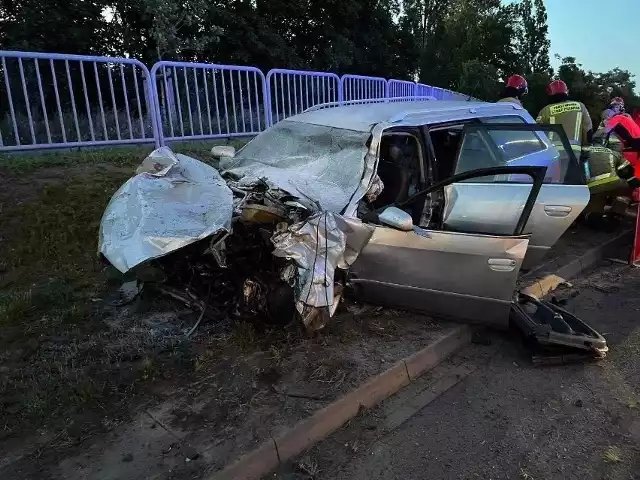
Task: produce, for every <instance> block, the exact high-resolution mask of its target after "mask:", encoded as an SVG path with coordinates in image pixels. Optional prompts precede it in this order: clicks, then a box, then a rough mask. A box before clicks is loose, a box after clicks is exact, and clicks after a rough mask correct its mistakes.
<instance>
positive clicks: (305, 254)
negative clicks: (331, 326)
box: [271, 212, 374, 313]
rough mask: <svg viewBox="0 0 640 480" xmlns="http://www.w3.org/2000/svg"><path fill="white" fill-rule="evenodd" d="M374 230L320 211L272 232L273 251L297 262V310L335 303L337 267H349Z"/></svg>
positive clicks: (349, 219)
mask: <svg viewBox="0 0 640 480" xmlns="http://www.w3.org/2000/svg"><path fill="white" fill-rule="evenodd" d="M373 231H374V228H373V227H372V226H370V225H366V224H364V223H362V222H361V221H360V220H358V219H356V218H345V217H342V216H340V215H337V214H334V213H330V212H320V213H317V214H315V215H313V216H311V217H309V218H308V219H307V220H306V221H304V222H299V223H296V224H293V225H291V226H290V227H289V228H288V229H287V230H285V231H283V232H279V233H276V234H274V236H273V237H272V239H271V241H272V243H273V245H274V246H275V250H274V252H273V255H275V256H276V257H283V258H287V259H290V260H293V261H295V262H296V265H297V266H298V286H299V289H298V292H296V297H297V300H298V301H297V309H298V312H300V313H303V311H304V309H305V306H311V307H333V306H334V302H335V300H336V297H335V295H334V293H335V292H334V280H335V270H336V268H342V269H346V268H348V267H349V266H350V265H351V264H352V263H353V262H354V261H355V260H356V258H357V257H358V254H359V253H360V251H361V250H362V249H363V248H364V246H365V245H366V244H367V243H368V242H369V239H370V238H371V236H372V235H373ZM330 310H331V311H334V308H330Z"/></svg>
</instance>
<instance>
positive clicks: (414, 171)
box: [371, 132, 425, 209]
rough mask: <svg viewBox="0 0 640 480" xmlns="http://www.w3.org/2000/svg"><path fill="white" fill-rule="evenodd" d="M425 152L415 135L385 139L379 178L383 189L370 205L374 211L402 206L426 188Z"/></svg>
mask: <svg viewBox="0 0 640 480" xmlns="http://www.w3.org/2000/svg"><path fill="white" fill-rule="evenodd" d="M423 152H424V150H423V148H422V145H421V142H420V140H419V138H418V136H416V135H415V134H414V133H410V132H390V133H388V134H385V135H384V136H383V137H382V141H381V143H380V161H379V163H378V176H379V177H380V180H382V183H383V185H384V189H383V191H382V193H381V194H380V195H379V196H378V198H376V200H375V201H374V202H373V203H372V204H371V207H372V208H373V209H379V208H381V207H384V206H387V205H392V204H395V203H399V202H403V201H405V200H406V199H407V198H409V197H410V196H411V195H413V194H414V193H416V192H418V191H419V190H420V189H421V188H424V185H425V176H424V154H423Z"/></svg>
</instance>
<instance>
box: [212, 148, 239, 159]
mask: <svg viewBox="0 0 640 480" xmlns="http://www.w3.org/2000/svg"><path fill="white" fill-rule="evenodd" d="M211 155H213V156H214V157H216V158H233V157H235V156H236V149H235V147H232V146H231V145H216V146H215V147H213V148H212V149H211Z"/></svg>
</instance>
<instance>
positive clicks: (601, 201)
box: [582, 138, 640, 228]
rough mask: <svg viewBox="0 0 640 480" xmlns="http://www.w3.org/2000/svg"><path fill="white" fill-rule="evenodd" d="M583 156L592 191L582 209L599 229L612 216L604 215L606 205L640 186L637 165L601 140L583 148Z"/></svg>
mask: <svg viewBox="0 0 640 480" xmlns="http://www.w3.org/2000/svg"><path fill="white" fill-rule="evenodd" d="M582 151H583V158H585V160H586V161H587V163H588V165H589V168H588V171H589V172H590V173H589V175H590V176H589V178H588V185H589V192H590V194H591V198H590V200H589V204H588V205H587V207H586V208H585V210H584V212H583V217H584V219H585V220H586V222H587V224H589V225H590V226H592V227H596V228H606V227H607V226H609V224H610V223H611V220H612V219H611V217H610V216H607V215H605V207H606V206H607V205H608V204H610V203H611V201H612V199H613V198H615V197H619V196H624V197H628V196H629V195H631V192H633V190H634V189H635V188H636V187H637V186H638V185H640V180H639V179H638V178H636V176H635V174H634V173H635V172H634V168H633V166H632V165H631V164H630V162H629V161H628V160H626V159H625V158H624V157H623V156H622V155H621V154H620V153H618V152H615V151H613V150H611V149H610V148H605V147H604V146H603V145H602V143H601V139H599V138H598V139H594V144H593V145H592V146H587V147H584V148H583V150H582Z"/></svg>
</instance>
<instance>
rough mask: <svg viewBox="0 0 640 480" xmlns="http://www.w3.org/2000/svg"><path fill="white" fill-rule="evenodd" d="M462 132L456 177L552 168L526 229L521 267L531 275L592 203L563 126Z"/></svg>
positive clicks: (486, 126) (475, 127)
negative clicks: (479, 171)
mask: <svg viewBox="0 0 640 480" xmlns="http://www.w3.org/2000/svg"><path fill="white" fill-rule="evenodd" d="M463 132H464V141H463V142H461V144H460V148H459V151H458V157H457V159H456V165H455V169H454V174H458V173H462V172H465V171H469V170H470V169H475V168H486V167H491V166H496V165H514V166H515V165H533V166H536V165H539V166H546V167H547V174H546V176H545V180H544V183H543V185H542V188H541V190H540V194H539V195H538V199H537V201H536V205H535V206H534V208H533V212H532V213H531V218H530V220H529V224H528V225H527V230H528V231H531V232H532V235H531V239H530V242H529V250H528V252H527V256H526V258H525V260H524V262H523V265H522V268H523V269H525V270H528V269H530V268H531V267H533V266H535V265H536V264H538V263H540V262H541V260H542V259H543V257H544V256H545V255H546V254H547V252H548V251H549V249H550V248H551V247H552V246H553V245H554V244H555V243H556V242H557V241H558V240H559V239H560V237H561V236H562V234H563V233H564V232H565V231H566V230H567V229H568V228H569V227H570V226H571V224H572V223H573V222H574V221H575V220H576V218H577V217H578V215H580V213H581V212H582V210H584V208H585V207H586V206H587V203H589V198H590V195H589V189H588V187H587V181H586V178H585V175H584V170H583V167H582V165H581V164H580V162H579V160H578V158H576V156H575V154H574V152H573V151H572V149H571V145H570V144H569V142H568V140H567V137H566V134H565V132H564V130H563V129H562V127H561V126H560V125H537V124H523V123H494V124H482V125H478V124H468V125H465V127H464V129H463ZM465 150H468V151H467V152H466V153H465ZM471 153H474V154H473V155H472V154H471ZM500 188H502V187H500V186H496V189H500ZM523 188H524V187H523Z"/></svg>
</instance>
